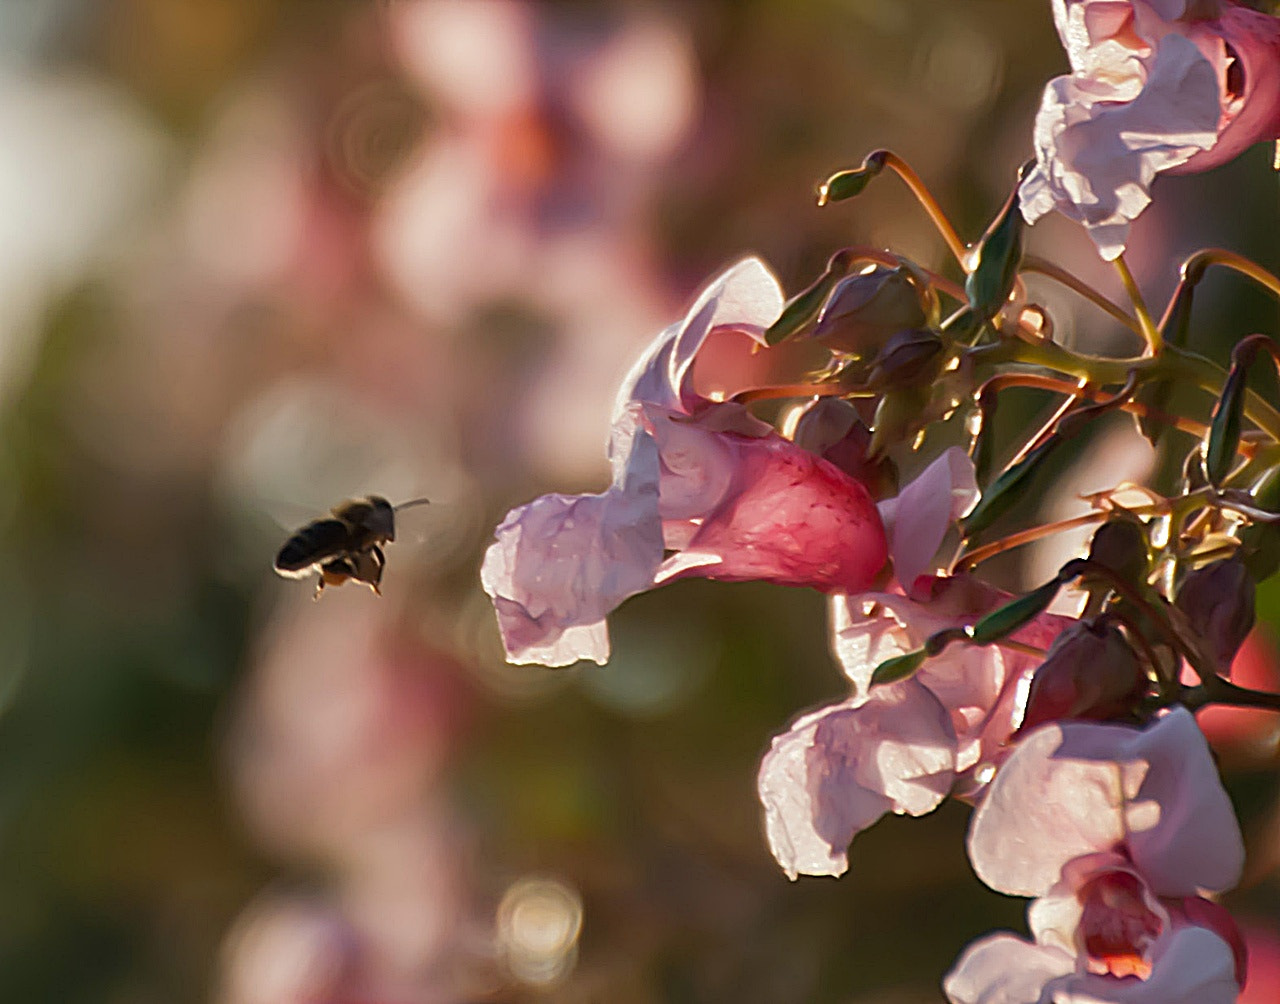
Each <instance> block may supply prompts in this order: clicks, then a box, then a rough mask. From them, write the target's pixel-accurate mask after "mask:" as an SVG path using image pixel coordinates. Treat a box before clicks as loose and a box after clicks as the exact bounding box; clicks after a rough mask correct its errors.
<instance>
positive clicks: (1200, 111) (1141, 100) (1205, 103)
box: [1021, 0, 1280, 259]
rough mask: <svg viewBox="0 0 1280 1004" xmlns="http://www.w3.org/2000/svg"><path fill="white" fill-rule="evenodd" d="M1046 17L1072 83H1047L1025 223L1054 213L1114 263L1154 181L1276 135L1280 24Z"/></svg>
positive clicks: (1070, 4)
mask: <svg viewBox="0 0 1280 1004" xmlns="http://www.w3.org/2000/svg"><path fill="white" fill-rule="evenodd" d="M1053 11H1054V21H1055V23H1056V24H1057V28H1058V34H1059V36H1060V37H1061V38H1062V43H1063V45H1064V46H1065V47H1066V49H1067V55H1068V57H1069V58H1070V61H1071V69H1072V73H1071V75H1070V76H1063V77H1056V78H1055V79H1054V80H1052V81H1050V83H1049V85H1048V86H1047V87H1046V88H1045V93H1044V98H1043V100H1042V102H1041V105H1040V112H1039V114H1038V115H1037V117H1036V126H1035V146H1036V158H1037V163H1036V166H1035V168H1034V169H1033V170H1032V171H1031V172H1030V174H1028V176H1027V177H1026V179H1025V180H1024V181H1023V183H1022V190H1021V202H1022V211H1023V214H1024V216H1025V217H1026V219H1027V222H1029V223H1034V222H1035V221H1036V220H1038V219H1039V218H1040V217H1041V216H1044V215H1045V214H1046V213H1048V212H1049V211H1050V210H1053V209H1057V210H1059V211H1060V212H1062V213H1064V214H1065V215H1067V216H1069V217H1071V218H1072V219H1075V220H1078V221H1079V222H1081V223H1083V224H1084V225H1085V227H1086V228H1088V231H1089V235H1090V236H1091V237H1092V238H1093V240H1094V243H1095V244H1097V246H1098V250H1099V252H1100V253H1101V255H1102V257H1104V258H1107V259H1112V258H1115V257H1117V256H1118V255H1119V254H1120V253H1121V252H1122V251H1124V247H1125V243H1126V241H1127V239H1128V233H1129V224H1130V223H1131V222H1132V221H1133V220H1134V219H1136V218H1137V216H1138V215H1139V214H1140V213H1141V212H1142V211H1143V210H1144V209H1145V208H1146V207H1147V205H1148V203H1150V201H1151V197H1150V194H1149V190H1150V188H1151V183H1152V181H1153V180H1154V178H1155V176H1156V174H1158V173H1160V172H1162V171H1175V170H1176V171H1183V172H1185V171H1203V170H1207V169H1208V168H1211V167H1215V166H1217V165H1219V164H1222V163H1225V162H1226V161H1228V160H1230V159H1232V158H1233V157H1235V156H1236V155H1238V154H1239V153H1240V152H1241V151H1243V150H1244V149H1245V148H1246V147H1248V146H1250V145H1252V144H1253V143H1257V142H1260V141H1263V140H1269V139H1275V138H1277V136H1280V20H1277V19H1276V18H1273V17H1269V16H1267V15H1266V14H1262V13H1259V12H1258V11H1255V10H1250V9H1249V8H1247V7H1245V6H1243V5H1242V4H1239V3H1236V2H1235V0H1054V4H1053Z"/></svg>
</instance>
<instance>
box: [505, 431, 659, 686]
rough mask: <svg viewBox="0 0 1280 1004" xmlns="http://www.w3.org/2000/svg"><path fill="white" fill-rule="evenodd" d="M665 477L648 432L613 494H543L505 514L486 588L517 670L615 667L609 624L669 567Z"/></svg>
mask: <svg viewBox="0 0 1280 1004" xmlns="http://www.w3.org/2000/svg"><path fill="white" fill-rule="evenodd" d="M658 477H659V471H658V449H657V445H656V444H655V443H654V441H653V439H652V437H650V436H649V435H648V433H646V432H644V431H640V432H637V433H636V434H635V435H634V437H633V438H632V440H631V443H630V452H629V454H628V456H627V461H626V464H625V465H624V466H623V467H622V470H621V472H620V476H619V478H618V479H617V480H616V481H615V483H614V485H613V486H612V487H611V488H610V489H609V490H608V491H606V492H604V493H603V494H600V495H544V496H542V497H541V498H539V499H535V500H534V501H533V502H530V503H528V504H527V505H523V506H519V507H518V508H516V509H513V510H511V512H510V513H508V514H507V518H506V519H505V520H503V522H502V524H501V525H500V526H499V527H498V529H497V530H496V531H495V536H496V537H497V540H496V542H495V543H493V544H491V545H490V547H489V549H488V551H486V552H485V556H484V563H483V565H482V566H481V569H480V579H481V582H482V583H483V584H484V589H485V592H486V593H488V594H489V596H490V597H491V598H492V599H493V604H494V609H495V610H496V611H497V615H498V626H499V629H500V630H501V632H502V641H503V645H504V646H505V648H506V651H507V658H508V659H509V660H510V661H511V662H515V663H541V664H543V665H546V666H568V665H570V664H572V663H574V662H576V661H577V660H579V659H592V660H594V661H595V662H597V663H601V664H603V663H604V662H606V661H607V660H608V658H609V638H608V632H607V629H606V627H605V624H604V618H605V615H606V614H608V613H609V612H610V611H611V610H613V608H614V607H616V606H617V605H618V604H619V603H621V602H622V601H623V600H625V599H626V598H627V597H628V596H632V595H634V594H636V593H638V592H641V591H642V590H644V589H647V588H649V587H650V586H651V585H652V584H653V576H654V573H655V572H656V571H657V568H658V565H659V564H660V562H661V561H662V524H661V520H660V517H659V515H658Z"/></svg>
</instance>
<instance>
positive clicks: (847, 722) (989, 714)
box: [758, 579, 1065, 878]
mask: <svg viewBox="0 0 1280 1004" xmlns="http://www.w3.org/2000/svg"><path fill="white" fill-rule="evenodd" d="M923 592H925V593H926V594H927V595H928V597H929V598H928V600H927V602H918V601H917V600H914V599H909V598H907V597H905V596H901V595H896V594H890V593H867V594H863V595H861V596H855V597H849V596H843V595H838V596H835V597H833V599H832V620H833V629H834V636H835V637H834V645H835V651H836V655H837V656H838V658H839V659H840V661H841V663H842V665H843V667H844V671H845V673H846V675H847V676H848V677H849V679H850V681H851V682H852V683H853V685H854V694H853V696H852V697H850V698H849V699H848V700H845V701H842V702H840V703H839V704H834V705H831V706H829V707H826V708H822V709H820V710H818V711H815V712H811V713H809V714H806V715H803V716H801V717H800V718H799V719H797V721H796V722H795V723H794V724H793V725H792V726H791V728H790V729H789V730H788V731H787V732H785V733H784V734H782V735H780V736H777V737H775V738H774V740H773V744H772V746H771V747H770V749H769V751H768V752H767V753H766V754H765V756H764V759H763V761H762V762H761V764H760V775H759V781H758V784H759V794H760V800H761V802H762V803H763V805H764V809H765V828H766V832H767V836H768V840H769V846H770V847H771V849H772V850H773V854H774V857H775V858H777V860H778V863H779V864H780V865H781V866H782V868H783V869H784V870H785V871H786V872H787V874H788V875H790V876H791V877H792V878H795V877H796V875H797V874H805V875H840V874H843V872H844V871H845V869H846V868H847V867H848V858H847V855H846V848H847V847H848V845H849V842H850V841H851V840H852V839H853V838H854V836H856V835H857V834H858V833H859V832H861V831H862V830H864V829H866V828H867V827H869V826H870V825H871V824H872V823H874V822H875V821H876V820H878V819H879V818H880V817H881V816H883V815H884V814H885V813H887V812H894V813H897V814H899V815H911V816H921V815H924V814H925V813H928V812H932V811H933V810H934V809H935V808H937V807H938V805H939V804H940V803H941V802H942V800H943V798H945V797H946V795H947V794H948V793H949V792H951V791H953V789H956V788H957V787H959V788H960V790H962V791H964V793H965V794H971V793H972V792H973V790H974V789H975V787H976V786H977V785H978V784H980V782H979V781H978V780H977V775H978V768H979V767H980V766H981V765H984V764H989V763H990V762H991V761H992V760H995V759H998V758H999V756H1000V755H1001V752H1002V750H1001V748H1002V746H1003V744H1004V743H1005V742H1006V741H1007V740H1008V738H1009V736H1010V734H1011V733H1012V731H1013V729H1014V726H1015V723H1016V717H1017V714H1018V693H1019V689H1020V688H1019V684H1020V681H1022V680H1024V679H1025V678H1027V677H1029V675H1030V673H1031V671H1032V670H1033V669H1034V668H1035V665H1036V660H1035V658H1034V657H1032V656H1028V655H1023V654H1021V653H1016V652H1008V651H1005V650H1003V649H1000V648H997V647H994V646H990V647H970V646H963V645H953V646H951V647H949V648H947V649H946V650H945V651H944V652H943V653H942V654H940V655H938V656H936V657H934V658H932V659H930V660H928V661H927V662H926V663H925V664H924V666H923V667H922V668H921V669H920V670H919V671H918V672H917V673H916V674H915V675H914V676H912V677H911V678H910V679H907V680H903V681H901V682H899V683H895V684H888V685H885V686H880V687H877V688H876V689H874V690H870V689H869V688H870V680H871V674H872V673H873V672H874V670H875V668H876V666H878V665H879V664H880V663H881V662H883V661H884V660H885V659H889V658H892V657H894V656H898V655H902V654H904V653H906V652H909V651H912V650H914V649H916V648H918V647H919V646H920V645H921V643H922V642H923V641H924V639H925V638H927V637H928V636H929V635H930V634H932V633H934V632H935V631H939V630H942V629H943V628H949V627H955V626H957V625H960V624H970V623H973V621H974V620H976V619H977V618H978V617H979V616H981V614H982V613H985V612H986V611H987V610H989V609H991V608H992V607H993V606H995V605H996V604H997V603H998V602H999V601H1000V599H1001V598H1002V597H1001V596H1000V594H998V593H997V592H996V591H995V590H992V589H988V588H986V587H983V586H980V585H979V584H978V583H976V582H974V581H972V580H968V579H938V580H935V581H934V582H932V583H929V584H928V588H927V589H925V590H923ZM1062 623H1065V621H1064V620H1063V619H1061V618H1042V619H1041V621H1038V622H1036V623H1034V624H1033V625H1031V626H1029V627H1028V628H1026V629H1024V631H1023V632H1022V633H1020V634H1019V636H1018V637H1019V640H1022V641H1026V642H1029V643H1032V644H1044V643H1045V641H1046V639H1047V638H1049V637H1051V636H1052V635H1053V634H1054V633H1056V631H1057V630H1059V629H1060V626H1061V624H1062Z"/></svg>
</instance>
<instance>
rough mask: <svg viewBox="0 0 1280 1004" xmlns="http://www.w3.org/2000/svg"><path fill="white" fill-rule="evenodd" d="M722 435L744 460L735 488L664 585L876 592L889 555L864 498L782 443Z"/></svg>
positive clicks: (665, 573)
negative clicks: (700, 582)
mask: <svg viewBox="0 0 1280 1004" xmlns="http://www.w3.org/2000/svg"><path fill="white" fill-rule="evenodd" d="M715 435H719V436H721V437H723V440H724V441H725V442H726V444H727V445H728V446H729V447H731V448H732V449H733V450H734V451H735V452H736V458H737V463H736V466H735V468H734V474H733V485H732V487H731V488H730V489H729V490H728V491H727V492H725V494H724V499H723V501H722V502H721V503H720V505H719V506H717V507H716V508H715V509H714V510H712V511H710V512H708V513H706V516H705V518H704V519H703V522H702V525H701V526H700V527H699V529H698V531H697V532H696V533H695V534H694V535H693V538H692V539H691V540H690V541H689V544H688V548H687V550H686V552H685V553H684V554H683V555H681V556H679V558H680V560H679V561H676V562H672V563H671V564H669V565H666V566H664V567H663V569H662V570H661V571H660V572H659V574H658V577H657V580H658V581H659V582H667V581H670V580H672V579H675V578H685V577H688V576H690V575H693V574H697V575H701V576H704V577H706V578H710V579H717V580H720V581H724V582H742V581H747V580H752V579H763V580H765V581H768V582H776V583H779V584H781V585H788V586H811V587H813V588H814V589H820V590H823V591H826V592H829V591H832V590H837V589H843V590H848V591H850V592H857V591H860V590H863V589H866V588H867V587H868V586H870V585H871V583H872V582H873V581H874V580H875V577H876V574H877V573H878V572H879V571H880V569H881V568H882V567H883V566H884V563H885V558H886V556H887V552H888V545H887V543H886V541H885V536H884V529H883V527H882V526H881V524H880V517H879V515H878V514H877V513H876V508H875V504H874V503H873V502H872V501H871V496H870V495H869V494H868V492H867V490H866V488H864V487H863V486H862V485H861V484H860V483H859V482H857V481H855V480H854V479H853V478H851V477H849V476H848V475H847V474H845V473H844V472H843V471H841V470H839V469H838V468H837V467H835V466H834V465H832V464H830V463H828V462H827V461H825V460H822V459H821V458H819V457H816V456H814V455H813V454H812V453H809V452H808V451H807V450H803V449H801V448H800V447H798V446H796V445H795V444H794V443H791V442H789V441H788V440H785V439H782V438H781V437H780V436H769V437H765V438H761V439H748V438H745V437H742V436H738V435H736V434H733V433H719V434H715ZM663 456H664V459H665V456H666V454H665V451H664V454H663Z"/></svg>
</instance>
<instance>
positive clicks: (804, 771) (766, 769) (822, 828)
mask: <svg viewBox="0 0 1280 1004" xmlns="http://www.w3.org/2000/svg"><path fill="white" fill-rule="evenodd" d="M954 766H955V736H954V734H953V733H952V731H951V726H950V722H949V720H948V717H947V714H946V711H945V709H944V708H943V707H942V706H941V705H940V704H939V703H938V701H937V699H936V698H934V697H933V695H932V694H930V693H929V692H928V691H927V690H925V689H924V688H923V687H921V686H919V685H918V684H915V682H914V681H910V680H908V681H904V682H903V683H902V684H899V685H896V686H893V687H882V688H878V689H877V690H876V691H874V692H873V693H872V695H871V697H870V698H868V699H867V700H866V701H865V702H864V703H861V704H858V703H856V699H855V700H851V701H845V702H843V703H841V704H836V705H832V706H830V707H827V708H823V709H822V710H820V711H816V712H813V713H811V714H808V715H805V716H803V717H801V718H800V719H798V720H797V721H796V722H795V724H794V725H792V727H791V728H790V730H788V731H787V732H785V733H783V734H782V735H780V736H777V737H775V738H774V740H773V743H772V745H771V747H770V749H769V751H768V752H767V753H766V754H765V756H764V759H763V760H762V761H761V764H760V776H759V791H760V800H761V802H762V803H763V805H764V809H765V831H766V834H767V837H768V840H769V846H770V848H771V849H772V850H773V854H774V857H775V858H777V860H778V863H779V864H780V865H782V868H783V870H784V871H786V873H787V874H788V875H789V876H790V877H791V878H795V877H796V875H798V874H805V875H840V874H843V873H844V871H845V869H846V868H847V867H848V857H847V854H846V849H847V847H848V846H849V843H850V841H852V840H853V838H854V837H855V836H856V835H857V834H858V833H860V832H861V831H862V830H865V829H866V828H867V827H869V826H870V825H871V824H872V823H874V822H875V821H876V820H878V819H879V818H880V817H881V816H883V815H884V814H885V813H887V812H894V813H897V814H899V815H912V816H922V815H924V814H925V813H928V812H932V811H933V810H934V809H935V808H937V807H938V804H939V803H940V802H941V801H942V799H943V798H944V797H946V793H947V791H948V789H949V788H950V787H951V782H952V779H953V777H954Z"/></svg>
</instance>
